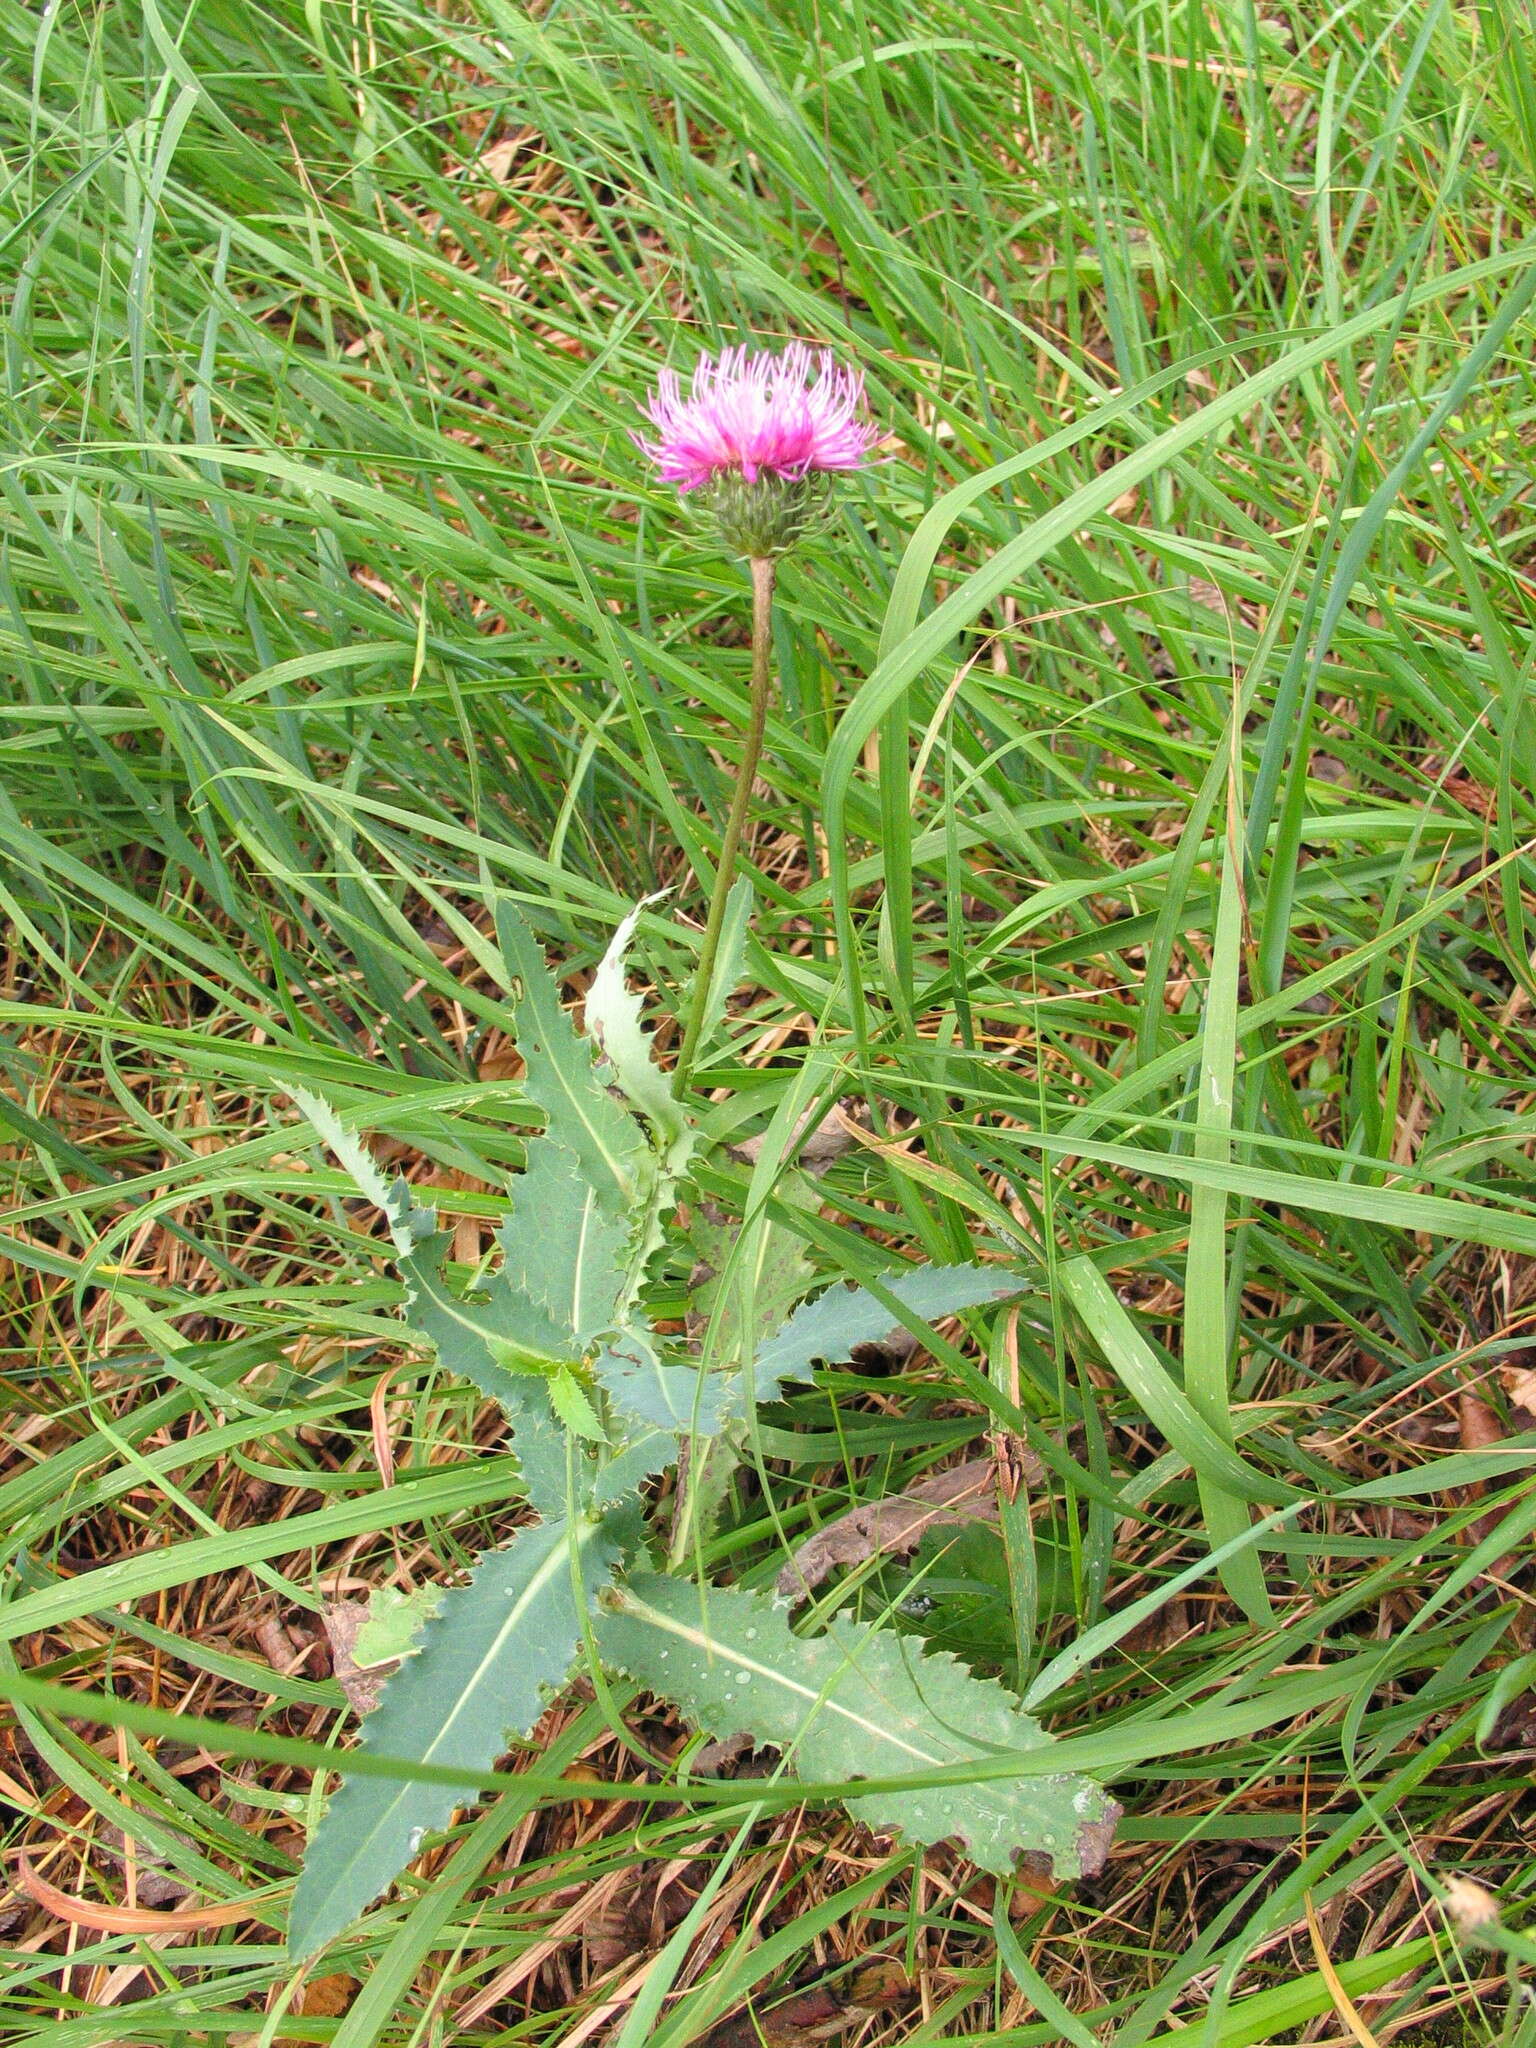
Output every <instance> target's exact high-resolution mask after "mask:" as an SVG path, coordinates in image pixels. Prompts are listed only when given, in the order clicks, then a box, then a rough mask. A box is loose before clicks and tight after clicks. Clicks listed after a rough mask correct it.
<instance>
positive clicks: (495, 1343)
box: [400, 1231, 572, 1515]
mask: <svg viewBox="0 0 1536 2048" xmlns="http://www.w3.org/2000/svg"><path fill="white" fill-rule="evenodd" d="M449 1243H450V1239H449V1237H448V1234H447V1232H446V1231H441V1232H439V1233H438V1234H437V1235H436V1236H435V1237H430V1238H425V1239H423V1240H422V1242H421V1243H420V1244H419V1245H418V1246H417V1247H416V1249H415V1250H414V1251H413V1252H412V1253H411V1254H410V1256H409V1257H407V1258H404V1259H402V1260H401V1261H400V1271H401V1274H402V1276H403V1278H404V1280H405V1283H406V1286H407V1288H408V1289H409V1300H408V1304H407V1307H406V1321H407V1322H408V1323H409V1324H410V1326H411V1328H412V1329H413V1330H419V1331H420V1332H421V1334H422V1336H424V1337H425V1338H427V1340H428V1341H429V1342H430V1343H431V1344H433V1345H435V1346H436V1349H437V1356H438V1360H439V1363H440V1364H441V1365H442V1367H443V1369H444V1371H445V1372H451V1373H456V1374H457V1375H458V1376H459V1378H460V1379H466V1380H468V1381H469V1382H470V1384H471V1386H476V1387H478V1388H479V1389H480V1391H481V1393H482V1394H486V1395H488V1396H489V1397H490V1399H491V1400H493V1401H497V1402H499V1403H500V1404H501V1407H502V1409H503V1410H504V1411H505V1413H506V1416H507V1419H508V1421H509V1422H510V1423H511V1425H512V1448H513V1449H514V1450H515V1451H516V1453H517V1457H518V1462H519V1464H520V1465H521V1466H522V1472H523V1483H524V1485H525V1487H526V1488H527V1491H528V1498H529V1499H530V1500H531V1501H532V1503H533V1505H534V1506H535V1507H536V1508H537V1509H538V1511H539V1513H540V1514H541V1515H558V1514H561V1513H563V1512H564V1510H565V1505H566V1469H565V1439H564V1437H563V1436H562V1435H561V1432H560V1430H559V1429H558V1427H557V1426H556V1424H555V1420H554V1417H553V1416H552V1414H551V1413H550V1406H549V1392H548V1389H547V1387H546V1386H545V1383H544V1381H543V1379H542V1378H540V1377H539V1376H538V1374H537V1373H536V1372H535V1373H529V1372H514V1371H510V1370H509V1369H508V1368H507V1366H506V1365H505V1364H503V1363H502V1362H501V1360H502V1359H503V1358H504V1357H505V1356H506V1355H508V1354H511V1355H512V1356H513V1357H516V1356H518V1355H520V1354H521V1355H526V1356H530V1357H532V1358H533V1359H535V1360H536V1361H538V1362H539V1364H541V1365H544V1366H547V1365H548V1364H551V1363H562V1362H564V1361H566V1360H568V1359H569V1358H570V1356H571V1351H572V1346H571V1341H570V1336H569V1333H568V1332H565V1333H562V1332H561V1331H560V1330H559V1329H558V1327H557V1326H556V1325H555V1323H554V1321H553V1319H552V1318H551V1317H549V1315H548V1314H547V1312H546V1311H544V1310H540V1309H539V1308H538V1307H537V1305H536V1304H535V1303H532V1302H530V1301H529V1300H528V1299H527V1297H526V1296H525V1295H519V1294H517V1293H515V1292H514V1291H513V1289H512V1288H510V1287H509V1286H508V1285H507V1284H506V1282H505V1280H503V1278H502V1276H501V1275H500V1274H499V1273H498V1274H494V1275H493V1276H492V1277H491V1279H490V1280H488V1281H487V1282H486V1283H485V1286H484V1288H483V1289H482V1290H476V1291H475V1292H474V1293H472V1294H468V1295H464V1294H459V1293H456V1292H455V1290H454V1289H453V1288H452V1287H451V1286H450V1285H449V1284H448V1281H447V1279H446V1278H445V1276H444V1273H443V1260H444V1258H445V1256H446V1254H447V1250H448V1245H449Z"/></svg>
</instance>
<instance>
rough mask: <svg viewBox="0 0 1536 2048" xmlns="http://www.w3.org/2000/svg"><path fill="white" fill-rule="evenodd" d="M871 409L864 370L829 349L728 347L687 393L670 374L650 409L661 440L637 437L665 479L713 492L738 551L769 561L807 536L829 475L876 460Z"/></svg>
mask: <svg viewBox="0 0 1536 2048" xmlns="http://www.w3.org/2000/svg"><path fill="white" fill-rule="evenodd" d="M863 407H864V378H863V376H862V374H861V373H860V372H859V371H858V370H854V369H849V368H846V367H845V366H843V365H842V364H840V363H838V362H837V360H836V358H835V357H834V356H833V355H832V353H831V351H830V350H827V349H822V350H820V351H816V352H813V351H812V350H811V349H809V348H807V347H806V345H805V343H804V342H800V341H797V342H792V343H791V344H790V346H789V347H788V348H786V349H785V350H783V351H782V353H780V354H777V355H775V354H773V353H772V352H771V351H768V350H762V349H748V348H728V349H724V350H722V351H721V353H720V355H719V356H718V358H717V357H714V356H704V357H702V358H701V360H700V361H699V363H698V366H697V367H696V368H695V370H694V373H693V378H692V382H691V385H690V388H689V389H688V390H687V391H686V392H685V391H684V390H683V387H682V385H681V383H680V382H679V380H678V377H677V373H676V371H674V370H663V371H662V373H661V375H660V377H659V378H658V379H657V384H656V390H655V391H654V393H653V394H652V396H651V399H650V401H649V403H648V404H647V406H646V413H647V415H648V417H649V418H650V420H651V421H652V423H653V424H654V425H655V427H656V430H657V433H656V438H655V439H654V440H652V439H649V438H647V437H646V436H645V435H643V434H637V435H636V436H635V440H636V442H637V443H638V445H639V446H640V448H641V449H642V450H643V451H644V452H645V454H647V455H648V456H649V457H650V458H651V460H652V461H653V462H654V463H655V464H656V467H657V470H658V472H659V473H660V475H661V476H662V477H663V478H664V479H665V481H666V482H668V483H673V484H676V485H677V487H678V489H679V491H682V492H684V493H687V492H691V491H698V492H702V493H703V494H704V495H705V500H706V502H707V503H708V504H709V505H710V508H711V510H713V511H714V512H715V514H716V516H717V518H718V519H719V521H720V525H721V530H722V531H723V532H724V534H725V537H726V539H727V541H728V542H729V543H730V544H731V545H732V546H733V547H737V548H739V549H740V551H741V552H742V553H743V554H749V555H761V556H763V557H765V558H766V557H771V556H774V555H779V554H783V553H784V552H785V551H786V550H787V549H788V548H790V547H792V546H793V545H794V543H795V541H796V540H798V539H799V537H800V535H801V534H802V533H803V532H804V531H805V528H806V526H807V525H808V524H809V523H810V521H811V520H812V519H813V518H814V516H815V514H816V512H817V511H818V510H819V509H820V505H821V503H822V501H823V498H824V492H825V486H824V482H823V480H824V479H825V478H826V477H828V476H830V475H832V474H833V473H835V472H837V471H841V470H850V469H858V468H860V467H861V466H862V465H863V464H864V463H865V462H866V461H867V460H868V458H869V451H870V449H871V447H872V446H873V444H874V440H875V430H874V428H873V427H872V426H871V424H870V422H869V421H868V420H867V419H866V418H865V416H864V410H863Z"/></svg>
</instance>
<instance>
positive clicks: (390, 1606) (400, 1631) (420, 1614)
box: [352, 1586, 447, 1671]
mask: <svg viewBox="0 0 1536 2048" xmlns="http://www.w3.org/2000/svg"><path fill="white" fill-rule="evenodd" d="M446 1597H447V1590H446V1588H445V1587H442V1586H417V1587H416V1588H415V1590H414V1591H413V1592H410V1593H402V1592H401V1591H400V1590H399V1588H398V1587H396V1586H377V1587H375V1589H374V1592H373V1596H372V1598H371V1599H370V1600H369V1602H368V1619H367V1620H366V1621H365V1622H364V1623H363V1625H362V1627H361V1628H360V1629H359V1630H358V1632H357V1640H356V1642H355V1643H353V1645H352V1662H353V1663H354V1664H355V1665H357V1667H358V1669H359V1670H360V1671H371V1670H372V1669H373V1668H374V1667H375V1666H376V1665H379V1664H393V1663H395V1662H396V1661H397V1659H399V1658H401V1657H414V1656H415V1655H416V1652H417V1651H418V1650H419V1649H420V1648H421V1632H422V1630H423V1629H424V1628H425V1627H426V1625H427V1623H428V1622H429V1621H430V1620H431V1619H432V1617H433V1615H434V1614H436V1612H437V1610H438V1609H439V1607H441V1606H442V1604H443V1601H444V1599H445V1598H446Z"/></svg>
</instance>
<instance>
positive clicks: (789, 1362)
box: [753, 1266, 1024, 1401]
mask: <svg viewBox="0 0 1536 2048" xmlns="http://www.w3.org/2000/svg"><path fill="white" fill-rule="evenodd" d="M880 1286H881V1288H882V1289H883V1290H884V1291H885V1292H886V1293H887V1294H889V1295H890V1296H892V1297H893V1298H894V1299H895V1300H896V1301H899V1302H900V1303H901V1305H902V1307H903V1308H905V1309H908V1310H910V1311H911V1313H912V1314H913V1315H914V1316H916V1317H918V1318H919V1319H920V1320H921V1321H923V1322H929V1323H931V1322H936V1321H937V1320H938V1319H939V1318H940V1317H941V1316H950V1315H954V1314H956V1313H957V1312H958V1311H959V1310H960V1309H963V1308H977V1307H979V1306H980V1305H981V1304H982V1303H983V1302H988V1301H1005V1300H1006V1299H1007V1298H1008V1296H1009V1295H1011V1294H1018V1293H1020V1292H1021V1291H1022V1289H1023V1286H1024V1282H1023V1280H1022V1279H1019V1278H1016V1277H1015V1276H1013V1275H1012V1274H1009V1273H1005V1272H1003V1271H1001V1270H1000V1269H999V1268H997V1267H996V1266H913V1267H909V1268H908V1269H907V1271H905V1272H904V1273H893V1274H891V1275H890V1276H889V1278H885V1279H882V1280H881V1281H880ZM897 1327H898V1319H897V1317H896V1316H894V1315H893V1314H892V1313H891V1310H890V1308H889V1306H888V1305H887V1303H885V1302H883V1301H881V1300H880V1299H879V1297H878V1296H877V1295H875V1294H873V1293H871V1291H870V1290H869V1289H868V1288H867V1287H852V1286H848V1285H846V1284H839V1285H838V1286H836V1287H829V1288H828V1289H827V1290H826V1292H825V1293H824V1294H818V1295H817V1297H816V1299H815V1300H814V1301H808V1302H806V1303H804V1304H803V1305H802V1306H801V1307H800V1308H797V1309H796V1310H795V1313H794V1314H793V1315H792V1316H791V1317H790V1319H789V1321H788V1322H787V1323H785V1324H784V1326H783V1328H782V1329H780V1330H778V1331H777V1332H776V1333H775V1334H774V1335H773V1336H772V1337H770V1338H769V1339H768V1341H767V1343H766V1344H764V1345H763V1346H762V1348H761V1349H760V1350H759V1352H758V1354H757V1358H756V1360H755V1362H754V1375H755V1383H754V1387H753V1393H754V1396H755V1398H756V1399H757V1400H759V1401H766V1400H770V1399H772V1397H773V1394H774V1393H775V1392H776V1391H777V1389H778V1387H779V1386H780V1385H781V1384H782V1382H783V1381H785V1380H796V1379H804V1378H805V1377H806V1376H807V1374H808V1373H809V1371H810V1368H811V1367H812V1366H813V1365H816V1364H818V1363H823V1364H829V1365H830V1364H835V1363H837V1362H838V1361H839V1360H840V1359H845V1358H848V1357H850V1356H851V1355H852V1352H853V1349H854V1346H855V1345H858V1344H870V1343H873V1342H875V1341H876V1339H878V1338H881V1337H884V1336H887V1335H889V1333H890V1332H891V1330H893V1329H895V1328H897Z"/></svg>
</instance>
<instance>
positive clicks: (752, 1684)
mask: <svg viewBox="0 0 1536 2048" xmlns="http://www.w3.org/2000/svg"><path fill="white" fill-rule="evenodd" d="M596 1638H597V1645H598V1650H599V1652H600V1654H601V1655H602V1657H603V1659H604V1661H605V1662H607V1663H610V1664H612V1665H614V1666H616V1667H617V1668H618V1669H619V1670H621V1671H624V1672H627V1673H628V1674H629V1676H630V1677H631V1678H633V1679H635V1680H636V1681H637V1682H638V1683H639V1684H641V1685H643V1686H645V1687H646V1688H647V1690H649V1691H651V1692H654V1693H657V1694H659V1695H660V1696H661V1697H662V1698H664V1699H667V1700H670V1701H672V1702H673V1704H674V1705H676V1706H677V1707H679V1708H680V1709H681V1710H682V1712H683V1713H684V1714H685V1715H686V1716H687V1717H688V1719H689V1720H690V1721H693V1722H695V1723H696V1724H697V1725H698V1726H699V1727H700V1728H701V1729H702V1730H703V1731H704V1732H705V1733H706V1734H709V1735H714V1736H717V1737H725V1736H729V1735H734V1734H738V1733H745V1734H748V1735H750V1736H751V1737H752V1739H753V1741H754V1742H755V1743H771V1744H772V1745H773V1746H774V1747H775V1748H777V1749H780V1750H782V1751H784V1752H785V1754H786V1756H787V1757H788V1759H789V1761H790V1762H791V1763H792V1765H793V1767H794V1770H795V1772H796V1774H797V1776H799V1777H801V1778H803V1779H810V1780H812V1781H816V1782H820V1783H824V1784H825V1783H836V1784H847V1783H849V1782H850V1781H851V1780H855V1779H876V1778H884V1779H897V1778H918V1777H921V1776H924V1775H927V1774H931V1773H934V1772H938V1771H952V1770H954V1768H955V1767H956V1766H957V1765H958V1766H964V1765H967V1764H970V1765H977V1764H980V1765H984V1766H996V1765H997V1764H998V1763H1000V1762H1004V1761H1006V1760H1008V1759H1012V1758H1020V1757H1022V1755H1023V1754H1024V1753H1032V1754H1033V1755H1035V1756H1039V1755H1040V1754H1041V1752H1042V1751H1046V1750H1048V1749H1049V1747H1050V1743H1051V1738H1050V1736H1048V1735H1047V1734H1046V1733H1045V1731H1044V1730H1043V1729H1042V1728H1041V1727H1040V1725H1039V1723H1038V1722H1037V1721H1035V1720H1034V1719H1032V1717H1031V1716H1030V1715H1028V1714H1026V1713H1025V1712H1024V1710H1023V1708H1022V1707H1021V1706H1020V1705H1019V1703H1018V1702H1017V1700H1015V1699H1014V1697H1013V1695H1012V1694H1011V1693H1009V1692H1006V1691H1004V1689H1003V1687H1002V1686H1000V1685H998V1684H997V1683H996V1682H995V1681H994V1680H992V1679H989V1678H976V1677H974V1676H973V1675H972V1674H971V1673H970V1672H969V1671H967V1670H966V1668H965V1666H964V1665H963V1664H960V1663H958V1662H957V1661H956V1660H955V1659H954V1658H953V1657H950V1656H948V1655H946V1654H944V1653H943V1652H940V1653H938V1654H935V1655H932V1656H924V1655H922V1654H921V1651H920V1648H919V1646H918V1644H917V1642H916V1641H915V1639H914V1638H913V1637H911V1636H903V1635H898V1634H897V1633H896V1632H895V1631H894V1630H893V1629H883V1628H876V1627H870V1626H866V1625H865V1624H864V1623H862V1622H856V1621H854V1620H853V1619H851V1618H850V1617H849V1616H848V1615H842V1614H840V1615H838V1616H836V1617H835V1619H834V1620H833V1621H832V1623H831V1625H830V1626H829V1627H828V1629H827V1631H826V1633H825V1634H824V1635H819V1636H797V1635H796V1634H795V1633H794V1632H793V1630H792V1629H791V1628H790V1626H789V1623H788V1620H787V1619H786V1617H785V1612H784V1610H783V1608H782V1607H780V1606H779V1605H778V1604H777V1603H776V1602H775V1601H774V1600H772V1599H771V1598H770V1597H769V1595H767V1594H766V1593H759V1592H753V1591H748V1590H744V1589H741V1588H731V1589H727V1590H721V1589H720V1588H718V1587H705V1586H697V1585H691V1584H689V1583H688V1582H687V1581H685V1580H682V1579H674V1578H668V1577H664V1576H662V1575H660V1574H640V1575H637V1576H636V1577H634V1578H632V1579H631V1580H629V1581H628V1582H627V1583H626V1584H625V1585H623V1586H620V1587H616V1588H615V1589H614V1591H613V1592H612V1593H610V1594H609V1595H608V1596H607V1597H606V1598H605V1599H604V1600H603V1602H602V1603H601V1605H600V1607H599V1611H598V1619H597V1623H596ZM846 1803H847V1806H848V1810H849V1812H850V1813H851V1814H853V1816H854V1818H855V1819H857V1820H861V1821H863V1822H865V1823H866V1825H868V1826H869V1827H872V1828H879V1829H900V1830H901V1831H902V1833H904V1834H906V1835H908V1836H909V1837H911V1838H912V1839H913V1840H914V1841H918V1842H943V1841H947V1840H949V1839H951V1838H954V1839H957V1840H959V1841H960V1842H961V1843H962V1844H963V1845H964V1848H965V1853H966V1855H968V1856H969V1857H970V1858H971V1860H972V1862H974V1863H978V1864H980V1865H981V1867H982V1868H983V1869H984V1870H992V1871H997V1872H1006V1871H1009V1870H1011V1869H1012V1868H1013V1867H1014V1863H1015V1860H1016V1859H1017V1858H1018V1857H1019V1856H1020V1855H1021V1854H1023V1853H1024V1852H1026V1851H1032V1852H1034V1853H1036V1854H1039V1855H1044V1856H1048V1857H1049V1858H1050V1859H1051V1867H1052V1870H1053V1872H1054V1873H1055V1875H1056V1876H1057V1877H1058V1878H1072V1877H1081V1876H1084V1875H1087V1874H1090V1873H1091V1872H1093V1871H1095V1870H1097V1869H1098V1868H1099V1867H1100V1866H1101V1865H1102V1863H1103V1861H1104V1857H1105V1855H1106V1853H1107V1851H1108V1847H1109V1843H1110V1839H1111V1837H1112V1836H1113V1833H1114V1826H1115V1822H1116V1820H1117V1819H1118V1817H1119V1811H1120V1810H1119V1808H1118V1807H1117V1806H1116V1805H1115V1804H1114V1802H1113V1801H1112V1800H1110V1799H1108V1798H1106V1796H1105V1794H1104V1792H1103V1790H1102V1789H1101V1787H1099V1786H1098V1785H1096V1784H1095V1783H1094V1782H1093V1781H1092V1780H1091V1779H1089V1778H1083V1777H1079V1776H1076V1775H1074V1774H1072V1773H1069V1772H1049V1771H1047V1772H1043V1773H1039V1774H1035V1773H1030V1774H1028V1775H1025V1774H1024V1773H1022V1772H1017V1771H1008V1772H1002V1773H997V1774H994V1775H991V1776H988V1777H986V1778H984V1779H980V1780H977V1781H975V1782H971V1783H967V1782H965V1781H964V1780H963V1779H961V1778H958V1777H954V1778H950V1779H948V1780H947V1781H946V1782H944V1783H941V1784H937V1785H931V1784H930V1785H923V1784H914V1785H911V1786H897V1787H895V1788H894V1789H889V1790H884V1791H878V1792H869V1793H864V1794H855V1795H853V1796H849V1797H848V1798H847V1802H846Z"/></svg>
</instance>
